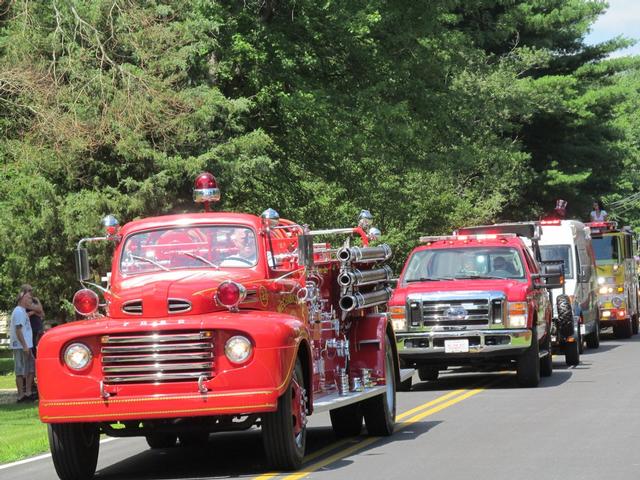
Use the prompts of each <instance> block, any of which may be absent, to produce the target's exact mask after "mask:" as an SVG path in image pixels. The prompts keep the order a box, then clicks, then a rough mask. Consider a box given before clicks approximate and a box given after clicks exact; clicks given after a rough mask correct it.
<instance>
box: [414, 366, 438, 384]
mask: <svg viewBox="0 0 640 480" xmlns="http://www.w3.org/2000/svg"><path fill="white" fill-rule="evenodd" d="M439 375H440V370H439V369H438V367H434V366H431V365H425V366H423V367H420V368H418V378H420V380H421V381H423V382H435V381H436V380H438V376H439Z"/></svg>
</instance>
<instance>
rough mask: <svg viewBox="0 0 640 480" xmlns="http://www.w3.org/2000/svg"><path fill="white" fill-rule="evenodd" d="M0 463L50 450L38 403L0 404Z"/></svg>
mask: <svg viewBox="0 0 640 480" xmlns="http://www.w3.org/2000/svg"><path fill="white" fill-rule="evenodd" d="M0 426H1V427H0V428H1V429H2V434H1V435H0V463H8V462H13V461H15V460H20V459H21V458H26V457H30V456H32V455H36V454H38V453H43V452H46V451H48V450H49V443H48V441H47V427H46V425H45V424H43V423H41V422H40V419H39V418H38V406H37V404H36V403H17V404H15V403H14V404H7V405H0Z"/></svg>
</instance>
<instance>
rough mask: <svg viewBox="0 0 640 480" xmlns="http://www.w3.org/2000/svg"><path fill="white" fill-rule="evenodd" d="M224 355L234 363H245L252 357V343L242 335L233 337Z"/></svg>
mask: <svg viewBox="0 0 640 480" xmlns="http://www.w3.org/2000/svg"><path fill="white" fill-rule="evenodd" d="M224 353H225V355H226V356H227V358H228V359H229V361H230V362H232V363H242V362H245V361H246V360H247V359H248V358H249V356H250V355H251V342H250V341H249V339H248V338H247V337H243V336H241V335H236V336H235V337H231V338H230V339H229V340H227V343H225V345H224Z"/></svg>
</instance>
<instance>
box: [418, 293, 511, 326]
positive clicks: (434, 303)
mask: <svg viewBox="0 0 640 480" xmlns="http://www.w3.org/2000/svg"><path fill="white" fill-rule="evenodd" d="M504 302H505V297H504V294H503V293H502V292H499V291H469V292H460V291H456V292H432V293H423V294H412V295H409V297H408V298H407V313H408V320H409V325H410V327H412V328H416V329H418V328H425V327H426V328H438V327H441V328H444V329H465V328H484V327H488V326H490V325H491V324H501V323H503V321H504V315H505V303H504Z"/></svg>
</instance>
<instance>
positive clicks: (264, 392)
mask: <svg viewBox="0 0 640 480" xmlns="http://www.w3.org/2000/svg"><path fill="white" fill-rule="evenodd" d="M296 358H297V355H294V356H293V357H291V359H292V361H291V365H289V373H288V374H287V376H286V377H285V379H284V381H283V382H282V383H281V384H280V385H278V386H277V387H276V388H275V389H274V390H280V389H281V388H282V387H283V386H284V385H287V384H288V383H289V381H290V380H291V376H292V375H293V370H292V368H293V364H294V363H295V361H296ZM274 390H256V391H251V392H240V393H213V394H207V395H206V397H204V398H207V399H208V398H217V397H241V396H246V395H269V394H271V393H273V392H274ZM202 398H203V395H201V394H194V395H181V396H178V397H170V396H166V397H137V398H122V399H118V398H113V399H111V398H109V399H104V400H79V401H73V402H46V401H43V402H41V403H40V405H41V406H43V407H75V406H80V405H102V404H104V403H108V404H119V403H141V402H158V401H163V400H169V401H171V400H191V399H202ZM238 408H240V407H238ZM46 418H50V417H46ZM56 418H63V417H56ZM69 418H75V417H69Z"/></svg>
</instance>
